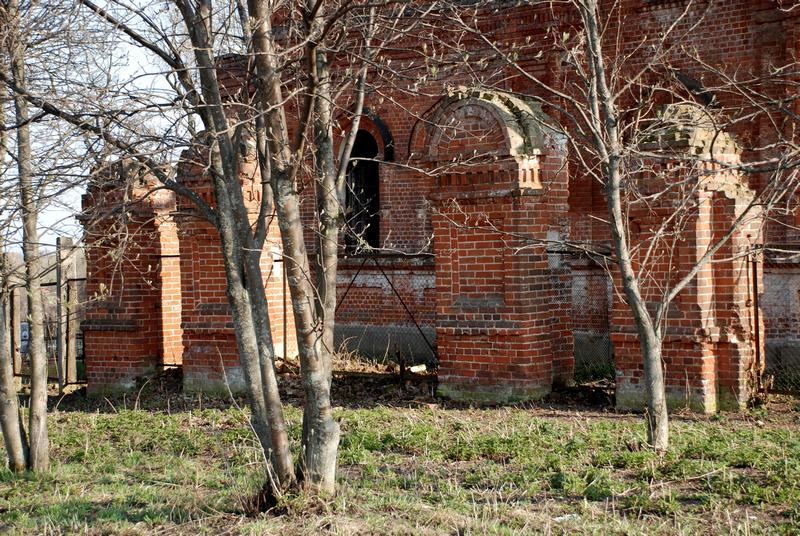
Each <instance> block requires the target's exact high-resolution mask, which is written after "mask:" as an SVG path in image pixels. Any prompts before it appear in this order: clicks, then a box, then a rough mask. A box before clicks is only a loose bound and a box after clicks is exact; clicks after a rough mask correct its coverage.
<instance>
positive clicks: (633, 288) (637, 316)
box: [581, 0, 669, 452]
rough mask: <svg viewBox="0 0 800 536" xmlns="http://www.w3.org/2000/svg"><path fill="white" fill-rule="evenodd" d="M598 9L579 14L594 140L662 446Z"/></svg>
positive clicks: (657, 354) (658, 381) (659, 372)
mask: <svg viewBox="0 0 800 536" xmlns="http://www.w3.org/2000/svg"><path fill="white" fill-rule="evenodd" d="M597 9H598V6H597V1H596V0H585V1H584V3H583V4H582V5H581V14H582V16H583V20H584V24H585V27H586V31H587V36H586V46H587V49H588V50H587V52H588V54H587V56H588V60H589V62H590V65H591V68H592V75H593V76H592V80H593V84H592V88H591V89H592V90H591V92H590V98H591V100H592V103H591V104H592V106H591V109H592V116H593V117H594V118H595V137H596V145H597V150H598V153H599V154H600V155H601V156H602V157H603V159H604V162H603V167H604V171H605V177H606V201H607V202H608V214H609V222H610V226H611V239H612V242H613V244H614V250H615V253H616V255H617V265H618V266H619V271H620V277H621V280H622V288H623V290H624V292H625V297H626V298H627V300H628V306H629V307H630V310H631V314H632V315H633V318H634V322H635V324H636V331H637V334H638V335H639V347H640V349H641V352H642V361H643V364H644V381H645V386H646V390H647V441H648V443H649V444H650V445H651V446H652V447H653V449H654V450H656V451H659V452H661V451H665V450H666V449H667V447H668V446H669V416H668V413H667V403H666V390H665V385H664V373H663V369H662V365H661V339H660V337H659V336H658V333H657V331H656V327H655V325H654V323H653V319H652V317H651V315H650V313H649V311H648V310H647V307H646V305H645V302H644V299H643V298H642V295H641V289H640V288H639V280H638V278H637V276H636V271H635V270H634V267H633V260H632V259H631V251H630V246H629V244H628V240H627V235H626V232H625V215H624V213H623V211H622V198H621V191H622V173H621V168H622V165H623V162H622V156H621V152H620V148H621V146H622V143H621V139H620V133H619V121H618V117H617V112H616V107H615V100H614V96H613V94H612V92H611V90H610V89H609V87H608V84H607V81H606V77H607V75H608V73H607V71H606V67H605V60H604V58H603V49H602V37H601V34H600V29H599V25H598V20H597V19H598V13H597ZM603 134H604V135H605V137H603Z"/></svg>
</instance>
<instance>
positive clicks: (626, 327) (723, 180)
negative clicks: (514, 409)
mask: <svg viewBox="0 0 800 536" xmlns="http://www.w3.org/2000/svg"><path fill="white" fill-rule="evenodd" d="M696 114H697V112H695V111H694V110H693V109H691V108H687V107H675V108H673V109H667V111H666V112H665V115H664V117H663V118H662V120H663V121H664V122H665V124H668V125H669V128H668V129H666V130H665V132H666V136H665V138H664V139H658V140H656V141H654V142H653V144H652V146H649V147H648V149H649V150H661V151H664V154H665V155H669V154H675V159H674V160H671V161H670V159H669V158H668V159H667V160H665V161H661V162H656V163H650V164H651V165H648V166H645V168H646V169H650V170H651V171H650V172H648V173H647V174H646V175H645V174H643V176H642V177H641V183H640V189H641V190H642V192H643V193H645V194H646V193H648V192H655V191H657V190H659V189H663V188H664V187H665V186H666V185H667V184H668V181H674V183H675V184H683V185H685V186H684V187H682V188H674V189H673V191H672V192H671V193H667V194H666V195H663V196H661V197H660V200H659V203H658V204H651V205H650V206H645V204H643V203H640V204H638V205H631V208H630V210H629V217H630V219H631V222H632V223H631V225H630V227H631V233H630V234H631V245H632V246H633V247H636V246H637V244H638V245H639V248H638V250H637V253H636V256H635V259H634V260H635V262H639V261H641V258H640V257H639V256H640V255H642V253H641V252H642V251H646V250H647V249H648V246H649V244H650V243H651V241H652V240H653V235H652V232H653V230H654V229H658V228H659V226H660V225H661V224H662V222H663V221H665V220H666V219H667V218H670V217H671V216H673V214H674V212H675V210H676V208H675V207H678V206H682V207H688V208H684V210H685V214H684V216H683V218H682V219H681V221H682V225H681V228H680V229H678V230H676V229H673V228H671V230H670V232H671V233H672V234H673V236H677V237H678V239H677V240H674V241H673V240H668V239H661V240H660V241H659V242H658V244H657V245H656V246H655V247H654V248H653V249H652V250H651V251H650V257H649V259H648V265H647V266H646V267H645V270H644V271H643V273H644V274H645V275H644V277H642V279H641V281H640V284H641V287H642V294H643V296H644V299H645V300H646V301H648V302H652V303H653V307H655V306H656V304H658V303H659V302H660V300H661V298H662V295H663V293H664V292H665V289H667V288H671V287H672V285H674V284H675V283H676V282H677V281H679V280H680V279H681V278H682V277H683V276H684V275H685V274H687V273H688V272H689V270H690V269H691V268H692V267H693V266H695V265H696V264H697V262H698V261H699V260H700V259H701V257H702V256H703V255H704V254H705V253H706V251H708V248H709V247H710V246H711V245H712V244H714V243H716V242H717V241H718V240H719V239H720V238H721V237H722V236H724V235H725V233H727V232H728V231H729V230H730V229H731V226H733V225H734V222H735V221H736V219H737V217H738V216H739V215H740V214H741V213H742V211H743V210H745V208H746V207H747V205H748V203H749V202H750V201H751V200H752V199H753V195H754V194H753V192H752V191H751V190H750V189H749V188H748V187H747V186H746V184H745V182H744V180H743V178H742V177H741V175H740V174H739V173H738V172H736V171H730V170H729V165H736V164H738V162H739V155H738V153H737V150H736V146H735V143H734V142H733V140H732V139H731V138H730V137H729V136H727V135H725V134H720V133H718V132H714V131H713V129H712V128H711V127H710V126H708V127H706V126H705V125H704V123H703V118H702V115H696ZM667 138H668V139H667ZM712 153H713V160H714V163H711V162H710V160H712ZM686 156H689V158H685V157H686ZM701 161H702V162H701ZM687 162H689V163H688V164H687ZM659 169H660V171H659ZM665 191H666V190H665ZM687 192H688V193H687ZM681 195H688V196H690V202H689V203H683V204H682V203H680V202H679V201H685V198H684V197H679V196H681ZM759 218H760V215H759V214H757V213H756V214H754V215H753V217H752V218H749V219H748V220H747V222H746V224H745V225H742V226H740V227H739V228H737V229H736V230H735V231H734V233H733V235H732V237H731V238H729V239H728V241H727V242H726V243H725V245H724V246H723V247H722V249H720V250H719V251H717V253H716V254H715V255H714V257H713V262H710V263H706V264H705V265H704V266H703V267H702V268H701V269H700V271H699V272H698V274H697V275H696V277H695V278H694V279H693V280H692V281H691V282H690V283H689V284H688V285H687V286H686V287H685V288H684V289H683V290H682V291H681V292H680V294H679V295H678V296H677V298H676V299H675V300H674V302H673V303H672V305H671V307H670V309H669V313H668V318H667V321H666V327H665V331H664V339H663V346H662V349H663V362H664V371H665V381H666V390H667V401H668V405H669V406H670V407H672V408H676V407H689V408H691V409H693V410H695V411H700V412H705V413H712V412H715V411H717V410H718V409H722V408H730V407H742V406H743V405H744V404H746V403H747V401H748V400H749V399H750V398H751V396H752V394H753V388H754V380H755V377H754V375H753V369H752V367H753V365H754V362H755V329H762V328H761V326H757V327H756V326H754V325H753V309H752V288H753V287H752V279H751V277H752V273H751V271H750V263H749V259H750V257H749V256H748V255H747V252H748V250H749V249H750V248H751V247H752V245H753V244H755V243H757V242H758V241H759V239H760V237H759V231H758V228H759V223H760V220H759ZM615 276H617V274H616V273H615ZM615 284H616V285H617V286H618V288H620V287H619V285H620V282H619V279H618V276H617V278H616V281H615ZM760 285H761V283H760V281H758V282H757V286H758V287H760ZM612 314H613V321H612V334H611V339H612V343H613V345H614V353H615V359H616V368H617V407H619V408H623V409H641V408H642V407H644V405H645V402H646V399H645V397H646V392H645V386H644V383H643V369H642V357H641V351H640V348H639V340H638V336H637V334H636V330H635V327H634V324H633V319H632V317H631V312H630V309H629V307H628V305H627V304H625V303H620V302H619V301H617V302H616V303H615V304H614V306H613V309H612ZM762 340H763V337H762Z"/></svg>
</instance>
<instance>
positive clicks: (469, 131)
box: [409, 89, 566, 190]
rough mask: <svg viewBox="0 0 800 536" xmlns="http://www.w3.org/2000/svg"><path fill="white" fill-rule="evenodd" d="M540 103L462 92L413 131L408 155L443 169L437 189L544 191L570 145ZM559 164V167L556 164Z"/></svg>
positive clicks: (497, 94) (425, 116) (506, 95)
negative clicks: (498, 188) (543, 174)
mask: <svg viewBox="0 0 800 536" xmlns="http://www.w3.org/2000/svg"><path fill="white" fill-rule="evenodd" d="M551 125H552V122H551V120H550V118H549V117H548V116H547V115H546V114H544V112H542V110H541V106H540V105H539V103H537V102H534V101H533V100H529V99H523V98H520V97H517V96H514V95H511V94H509V93H504V92H500V91H482V90H473V89H464V90H459V91H457V92H455V93H453V94H451V95H448V96H447V97H444V98H443V99H441V100H440V101H439V103H438V104H436V105H435V106H433V107H432V108H431V109H430V110H429V111H428V112H427V113H426V114H423V117H422V118H421V119H420V120H419V121H417V123H416V124H415V125H414V127H413V129H412V133H411V137H410V140H409V155H410V157H411V159H412V161H415V162H416V163H417V165H420V166H422V167H425V166H429V167H438V168H439V170H438V171H439V177H438V179H437V180H438V183H439V184H438V186H439V189H440V190H441V189H442V188H450V187H454V186H465V185H469V186H470V187H471V188H472V187H475V188H486V187H494V186H497V185H499V184H506V185H507V187H511V188H530V189H535V190H539V189H541V188H542V173H543V172H545V173H546V175H547V177H545V180H548V178H552V175H553V173H551V172H549V171H546V170H545V168H548V169H549V168H553V169H557V168H558V167H560V164H559V163H558V162H561V161H562V160H563V157H564V155H565V148H566V144H565V143H564V139H563V138H564V137H563V135H560V134H559V133H558V130H557V129H556V128H553V127H552V126H551ZM557 161H558V162H557Z"/></svg>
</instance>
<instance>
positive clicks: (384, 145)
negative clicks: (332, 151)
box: [334, 108, 394, 162]
mask: <svg viewBox="0 0 800 536" xmlns="http://www.w3.org/2000/svg"><path fill="white" fill-rule="evenodd" d="M352 124H353V119H352V118H351V117H348V116H345V115H342V116H341V117H340V118H339V119H338V121H337V124H336V130H337V134H339V135H337V136H334V138H335V139H336V140H337V141H339V142H341V141H342V140H343V139H344V136H343V134H344V133H346V132H348V131H349V130H350V126H351V125H352ZM358 129H359V130H365V131H367V132H369V133H370V135H371V136H372V137H373V138H375V141H376V142H378V156H377V159H378V160H381V161H384V162H393V161H394V137H393V136H392V131H391V129H390V128H389V126H388V125H387V124H386V122H385V121H384V120H383V119H382V118H381V117H380V116H379V115H377V114H376V113H375V112H373V111H372V110H370V109H369V108H365V109H364V112H363V113H362V115H361V119H360V120H359V122H358ZM338 150H339V152H340V151H341V147H339V148H338ZM339 152H337V154H339Z"/></svg>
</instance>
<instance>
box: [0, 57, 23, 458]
mask: <svg viewBox="0 0 800 536" xmlns="http://www.w3.org/2000/svg"><path fill="white" fill-rule="evenodd" d="M0 68H2V67H0ZM5 96H6V95H5V87H3V88H2V93H0V125H2V126H5V122H6V121H5ZM7 154H8V130H6V129H3V130H2V132H0V177H2V176H3V175H5V172H6V171H7V168H6V167H5V161H6V155H7ZM5 249H6V248H5V241H4V239H3V236H2V235H0V429H1V430H2V432H3V441H4V442H5V446H6V454H7V455H8V467H9V469H11V470H12V471H13V472H15V473H19V472H21V471H24V470H25V466H26V462H27V459H28V441H27V438H26V436H25V428H24V425H23V423H22V413H21V412H20V410H19V397H18V395H17V386H16V382H15V381H14V354H13V353H12V351H11V338H12V335H11V334H12V333H14V329H15V326H13V325H12V323H11V318H9V316H10V315H9V314H8V313H9V299H10V293H9V282H10V281H9V280H10V277H11V267H10V266H9V265H8V261H7V257H6V253H5Z"/></svg>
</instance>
